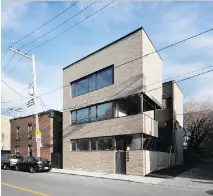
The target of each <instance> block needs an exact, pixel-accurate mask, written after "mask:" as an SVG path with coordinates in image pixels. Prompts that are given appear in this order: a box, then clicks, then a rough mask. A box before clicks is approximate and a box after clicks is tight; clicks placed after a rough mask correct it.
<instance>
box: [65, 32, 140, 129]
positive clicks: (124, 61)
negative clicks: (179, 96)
mask: <svg viewBox="0 0 213 196" xmlns="http://www.w3.org/2000/svg"><path fill="white" fill-rule="evenodd" d="M141 36H142V35H141V31H138V32H136V33H135V34H132V35H130V36H128V37H126V38H125V39H123V40H121V41H119V42H117V43H115V44H112V45H110V46H109V47H107V48H105V49H103V50H101V51H99V52H97V53H95V54H94V55H91V56H89V57H88V58H86V59H84V60H82V61H80V62H77V63H76V64H74V65H72V66H71V67H69V68H67V69H65V70H64V72H63V85H64V86H67V87H66V88H64V90H63V107H64V108H70V110H73V109H77V108H82V107H85V106H88V105H91V104H97V103H101V102H105V101H109V100H113V99H116V98H120V97H124V96H128V95H131V94H136V93H138V92H141V91H142V64H141V59H140V58H139V59H138V60H134V59H136V58H138V57H140V56H141V55H142V51H141V42H142V39H141ZM133 60H134V61H133ZM110 65H114V84H113V85H111V86H108V87H105V88H102V89H98V90H95V91H92V92H89V93H86V94H84V95H80V96H77V97H74V98H71V97H70V96H71V85H70V82H72V81H75V80H77V79H79V78H82V77H84V76H87V75H89V74H91V73H94V72H96V71H98V70H101V69H103V68H105V67H108V66H110ZM70 110H69V109H68V110H64V116H63V127H64V128H66V127H68V126H69V125H70V124H71V115H70Z"/></svg>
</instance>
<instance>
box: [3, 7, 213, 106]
mask: <svg viewBox="0 0 213 196" xmlns="http://www.w3.org/2000/svg"><path fill="white" fill-rule="evenodd" d="M108 5H109V4H108ZM103 8H104V7H103ZM103 8H102V9H103ZM210 30H212V29H209V30H207V31H204V32H201V33H199V34H197V35H193V36H191V37H189V38H186V39H184V40H181V41H178V42H176V43H173V44H170V45H168V46H166V47H164V48H161V49H158V50H155V52H151V53H149V54H146V55H144V56H140V57H137V58H135V59H132V60H130V61H126V62H125V63H122V64H120V65H117V66H116V67H115V68H118V67H120V66H123V65H126V64H128V63H131V62H134V61H136V60H139V59H141V58H143V57H147V56H148V55H150V54H154V53H156V52H158V51H161V50H164V49H168V48H169V47H172V46H174V45H177V44H179V43H182V42H184V41H187V40H189V39H192V38H195V37H197V36H199V35H202V34H204V33H207V32H209V31H210ZM209 67H212V66H209ZM209 67H207V68H209ZM203 69H206V68H201V69H199V70H195V71H193V72H196V71H200V70H203ZM193 72H189V73H185V74H182V75H179V76H176V78H177V77H181V76H184V75H186V74H190V73H193ZM166 80H168V79H166ZM161 82H162V81H159V82H158V83H161ZM153 84H155V83H152V84H149V85H153ZM149 85H146V86H149ZM69 86H70V84H69V85H65V86H62V87H59V88H57V89H55V90H52V91H49V92H47V93H44V94H42V95H39V96H38V97H42V96H45V95H48V94H51V93H54V92H55V91H58V90H60V89H63V88H66V87H69ZM8 102H10V101H8ZM8 102H7V103H8ZM11 102H12V101H11ZM2 103H6V102H2Z"/></svg>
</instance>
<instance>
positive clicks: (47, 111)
mask: <svg viewBox="0 0 213 196" xmlns="http://www.w3.org/2000/svg"><path fill="white" fill-rule="evenodd" d="M50 112H60V111H58V110H53V109H50V110H46V111H43V112H40V113H38V115H39V116H42V115H45V114H48V113H50ZM60 113H62V112H60ZM32 116H34V114H30V115H27V116H20V117H16V118H11V119H10V120H17V119H23V118H29V117H32Z"/></svg>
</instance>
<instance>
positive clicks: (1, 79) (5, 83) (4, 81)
mask: <svg viewBox="0 0 213 196" xmlns="http://www.w3.org/2000/svg"><path fill="white" fill-rule="evenodd" d="M1 81H2V82H3V83H4V84H5V85H6V86H7V87H8V88H10V89H11V90H13V91H14V92H15V93H16V94H18V95H19V96H21V97H22V95H21V94H20V93H19V92H18V91H16V90H15V89H14V88H12V87H11V86H9V85H8V84H7V83H6V82H5V81H4V80H2V79H1Z"/></svg>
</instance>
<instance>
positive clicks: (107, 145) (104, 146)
mask: <svg viewBox="0 0 213 196" xmlns="http://www.w3.org/2000/svg"><path fill="white" fill-rule="evenodd" d="M114 149H115V148H114V143H113V139H112V138H111V137H105V138H98V150H114Z"/></svg>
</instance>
